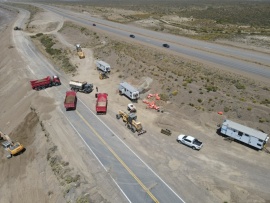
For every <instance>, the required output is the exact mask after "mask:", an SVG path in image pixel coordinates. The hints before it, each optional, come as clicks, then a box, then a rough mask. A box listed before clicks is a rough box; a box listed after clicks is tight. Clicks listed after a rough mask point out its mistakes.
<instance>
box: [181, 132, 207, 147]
mask: <svg viewBox="0 0 270 203" xmlns="http://www.w3.org/2000/svg"><path fill="white" fill-rule="evenodd" d="M177 142H179V143H182V144H185V145H187V146H189V147H191V148H192V149H197V150H200V149H201V148H202V146H203V143H202V142H200V141H199V140H197V139H196V138H194V137H192V136H189V135H179V136H178V137H177Z"/></svg>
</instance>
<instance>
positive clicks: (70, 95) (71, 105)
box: [64, 91, 77, 111]
mask: <svg viewBox="0 0 270 203" xmlns="http://www.w3.org/2000/svg"><path fill="white" fill-rule="evenodd" d="M76 105H77V96H76V92H74V91H67V92H66V98H65V101H64V106H65V108H66V110H67V111H68V110H75V109H76Z"/></svg>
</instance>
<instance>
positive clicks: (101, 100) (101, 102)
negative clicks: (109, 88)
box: [96, 93, 108, 114]
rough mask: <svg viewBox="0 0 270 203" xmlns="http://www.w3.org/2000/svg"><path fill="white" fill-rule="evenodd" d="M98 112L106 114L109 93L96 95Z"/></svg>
mask: <svg viewBox="0 0 270 203" xmlns="http://www.w3.org/2000/svg"><path fill="white" fill-rule="evenodd" d="M96 98H97V101H96V112H97V114H106V113H107V105H108V94H107V93H96Z"/></svg>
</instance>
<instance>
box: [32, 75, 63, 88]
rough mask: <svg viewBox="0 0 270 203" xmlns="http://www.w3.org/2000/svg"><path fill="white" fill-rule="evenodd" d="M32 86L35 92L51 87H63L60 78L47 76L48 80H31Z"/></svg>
mask: <svg viewBox="0 0 270 203" xmlns="http://www.w3.org/2000/svg"><path fill="white" fill-rule="evenodd" d="M30 84H31V86H32V89H34V90H41V89H45V88H47V87H51V86H58V85H61V82H60V79H59V77H58V76H56V75H54V76H52V77H51V76H47V77H46V78H43V79H40V80H31V81H30Z"/></svg>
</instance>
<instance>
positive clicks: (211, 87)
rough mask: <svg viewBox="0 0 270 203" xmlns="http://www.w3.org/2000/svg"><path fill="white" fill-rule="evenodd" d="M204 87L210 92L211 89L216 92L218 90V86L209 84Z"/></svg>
mask: <svg viewBox="0 0 270 203" xmlns="http://www.w3.org/2000/svg"><path fill="white" fill-rule="evenodd" d="M205 89H206V90H207V92H211V91H213V92H216V91H217V90H218V87H217V86H212V85H210V86H206V87H205Z"/></svg>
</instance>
